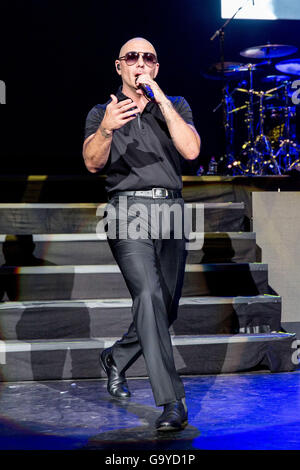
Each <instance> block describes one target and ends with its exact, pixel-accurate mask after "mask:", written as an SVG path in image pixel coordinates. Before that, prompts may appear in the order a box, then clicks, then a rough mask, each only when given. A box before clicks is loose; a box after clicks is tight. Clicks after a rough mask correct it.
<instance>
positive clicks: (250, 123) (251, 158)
mask: <svg viewBox="0 0 300 470" xmlns="http://www.w3.org/2000/svg"><path fill="white" fill-rule="evenodd" d="M247 67H248V71H249V90H244V89H243V88H238V91H241V92H246V93H248V94H249V101H246V106H247V113H246V122H247V129H248V141H247V142H245V144H244V145H243V146H242V150H243V153H244V154H246V155H247V157H248V162H247V165H246V168H245V173H247V174H248V175H257V174H259V172H260V167H261V154H260V152H258V151H257V149H256V148H255V138H254V112H253V95H254V94H256V92H255V91H254V90H253V68H254V67H255V65H253V64H248V65H247Z"/></svg>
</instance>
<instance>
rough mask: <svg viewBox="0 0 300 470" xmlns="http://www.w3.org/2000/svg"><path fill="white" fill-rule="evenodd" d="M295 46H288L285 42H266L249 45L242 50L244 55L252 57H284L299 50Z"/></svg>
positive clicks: (241, 53)
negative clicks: (259, 44) (261, 44)
mask: <svg viewBox="0 0 300 470" xmlns="http://www.w3.org/2000/svg"><path fill="white" fill-rule="evenodd" d="M297 50H298V48H297V47H295V46H287V45H284V44H265V45H263V46H255V47H249V48H248V49H244V50H243V51H241V52H240V55H241V56H243V57H248V58H250V59H273V58H275V57H284V56H286V55H289V54H293V53H294V52H297Z"/></svg>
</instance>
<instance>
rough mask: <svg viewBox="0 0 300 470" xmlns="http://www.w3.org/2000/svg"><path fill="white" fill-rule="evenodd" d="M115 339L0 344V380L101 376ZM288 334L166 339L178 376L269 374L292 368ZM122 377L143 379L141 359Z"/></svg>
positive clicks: (293, 355) (293, 343) (293, 348)
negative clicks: (104, 357) (263, 371)
mask: <svg viewBox="0 0 300 470" xmlns="http://www.w3.org/2000/svg"><path fill="white" fill-rule="evenodd" d="M116 339H118V338H83V339H82V338H77V339H76V338H74V339H72V340H63V339H62V340H56V341H55V340H47V341H38V340H35V341H34V340H32V341H5V342H4V341H3V342H0V377H1V378H0V380H2V381H21V380H52V379H55V380H59V379H70V378H71V379H81V378H99V377H105V374H104V372H103V371H102V370H101V367H100V364H99V353H100V351H101V350H102V349H103V348H107V347H109V346H111V345H112V344H113V343H114V342H115V341H116ZM296 343H297V341H296V337H295V335H294V334H290V333H270V334H251V335H247V334H242V335H205V336H176V337H172V344H173V346H174V358H175V364H176V367H177V369H178V371H179V373H180V374H184V375H187V374H219V373H233V372H240V371H247V370H250V369H253V368H256V367H263V368H267V369H269V370H270V371H272V372H283V371H291V370H295V368H296V367H297V366H298V359H297V344H296ZM127 376H128V377H139V376H147V372H146V369H145V363H144V358H143V356H141V357H140V358H139V359H138V360H137V361H136V362H135V363H134V364H133V365H132V367H131V368H130V369H128V371H127Z"/></svg>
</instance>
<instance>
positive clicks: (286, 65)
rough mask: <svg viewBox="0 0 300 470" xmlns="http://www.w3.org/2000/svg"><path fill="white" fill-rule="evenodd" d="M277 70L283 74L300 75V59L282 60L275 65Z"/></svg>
mask: <svg viewBox="0 0 300 470" xmlns="http://www.w3.org/2000/svg"><path fill="white" fill-rule="evenodd" d="M275 68H276V69H277V70H279V71H280V72H283V73H290V74H292V75H300V59H290V60H282V61H281V62H279V63H278V64H276V65H275Z"/></svg>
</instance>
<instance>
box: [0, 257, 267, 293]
mask: <svg viewBox="0 0 300 470" xmlns="http://www.w3.org/2000/svg"><path fill="white" fill-rule="evenodd" d="M269 293H270V291H269V287H268V266H267V265H266V264H263V263H238V264H235V263H218V264H187V265H186V268H185V277H184V285H183V290H182V295H183V296H201V295H213V296H237V295H258V294H269ZM107 297H110V298H124V297H130V295H129V292H128V289H127V286H126V284H125V281H124V279H123V276H122V274H121V272H120V269H119V267H118V266H117V265H100V266H98V265H79V266H78V265H76V266H29V267H13V266H8V267H4V266H2V267H1V268H0V299H2V300H69V299H86V298H90V299H103V298H107Z"/></svg>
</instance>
